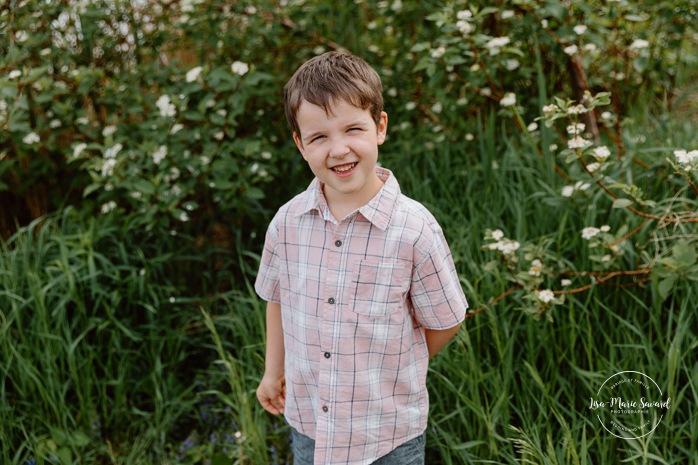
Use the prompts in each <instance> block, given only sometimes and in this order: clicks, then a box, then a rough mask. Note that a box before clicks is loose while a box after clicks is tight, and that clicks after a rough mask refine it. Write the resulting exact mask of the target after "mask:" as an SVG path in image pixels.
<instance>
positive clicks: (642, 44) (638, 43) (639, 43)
mask: <svg viewBox="0 0 698 465" xmlns="http://www.w3.org/2000/svg"><path fill="white" fill-rule="evenodd" d="M649 46H650V43H649V42H647V41H646V40H643V39H635V40H634V41H633V43H632V44H630V50H641V49H643V48H647V47H649Z"/></svg>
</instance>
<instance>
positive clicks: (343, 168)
mask: <svg viewBox="0 0 698 465" xmlns="http://www.w3.org/2000/svg"><path fill="white" fill-rule="evenodd" d="M357 164H358V162H354V163H347V164H345V165H339V166H334V167H332V168H330V169H331V170H332V171H334V172H335V173H337V174H348V173H349V172H350V171H351V170H353V169H354V167H355V166H356V165H357Z"/></svg>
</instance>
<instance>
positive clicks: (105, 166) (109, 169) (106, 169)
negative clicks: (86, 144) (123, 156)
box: [102, 158, 116, 177]
mask: <svg viewBox="0 0 698 465" xmlns="http://www.w3.org/2000/svg"><path fill="white" fill-rule="evenodd" d="M115 166H116V158H107V159H105V160H104V162H103V163H102V176H103V177H107V176H111V175H113V174H114V167H115Z"/></svg>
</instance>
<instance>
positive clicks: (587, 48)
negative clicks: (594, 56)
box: [584, 44, 597, 53]
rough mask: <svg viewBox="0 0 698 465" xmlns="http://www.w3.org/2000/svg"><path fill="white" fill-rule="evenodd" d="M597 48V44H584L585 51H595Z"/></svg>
mask: <svg viewBox="0 0 698 465" xmlns="http://www.w3.org/2000/svg"><path fill="white" fill-rule="evenodd" d="M596 49H597V47H596V44H584V51H585V52H592V53H593V52H595V51H596Z"/></svg>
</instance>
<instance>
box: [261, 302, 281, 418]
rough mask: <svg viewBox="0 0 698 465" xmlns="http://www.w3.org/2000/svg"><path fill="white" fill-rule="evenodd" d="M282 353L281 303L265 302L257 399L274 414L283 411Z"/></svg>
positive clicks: (265, 408)
mask: <svg viewBox="0 0 698 465" xmlns="http://www.w3.org/2000/svg"><path fill="white" fill-rule="evenodd" d="M284 355H285V351H284V332H283V328H282V327H281V304H279V303H276V302H267V352H266V356H265V358H264V376H263V377H262V381H261V382H260V383H259V387H258V388H257V399H258V400H259V403H260V404H262V407H264V410H266V411H267V412H269V413H272V414H274V415H278V414H280V413H284V407H285V404H286V378H285V376H284Z"/></svg>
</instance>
